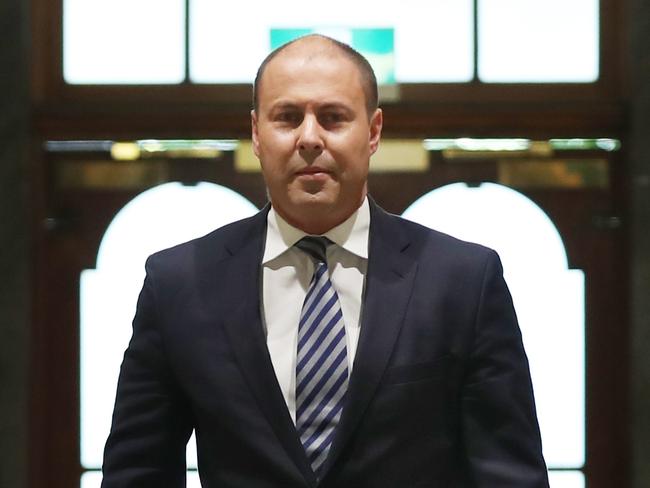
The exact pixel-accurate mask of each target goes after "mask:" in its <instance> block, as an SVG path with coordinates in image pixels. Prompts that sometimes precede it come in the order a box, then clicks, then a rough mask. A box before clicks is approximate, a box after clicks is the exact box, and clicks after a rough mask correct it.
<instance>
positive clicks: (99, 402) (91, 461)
mask: <svg viewBox="0 0 650 488" xmlns="http://www.w3.org/2000/svg"><path fill="white" fill-rule="evenodd" d="M255 212H257V208H256V207H255V205H253V204H252V203H251V202H250V201H248V200H246V199H245V198H244V197H242V196H241V195H239V194H238V193H236V192H234V191H232V190H230V189H228V188H226V187H223V186H220V185H216V184H213V183H199V184H198V185H194V186H185V185H182V184H180V183H166V184H163V185H160V186H157V187H155V188H152V189H150V190H147V191H145V192H143V193H141V194H140V195H138V196H137V197H135V198H134V199H133V200H131V201H130V202H129V203H128V204H127V205H125V206H124V207H123V208H122V209H121V210H120V211H119V212H118V214H117V215H116V216H115V218H114V219H113V221H112V222H111V224H110V225H109V227H108V228H107V230H106V232H105V234H104V236H103V238H102V241H101V244H100V246H99V252H98V254H97V266H96V269H89V270H84V271H83V272H82V273H81V282H80V307H81V308H80V361H81V364H80V382H81V384H80V393H81V394H80V396H81V398H80V402H81V404H80V410H81V426H80V428H81V429H80V430H81V446H80V452H81V465H82V466H83V467H84V468H86V469H90V470H98V469H99V468H101V464H102V454H103V449H104V443H105V442H106V437H107V436H108V433H109V430H110V422H111V415H112V410H113V404H114V402H115V390H116V388H117V377H118V374H119V368H120V364H121V361H122V357H123V353H124V350H125V349H126V346H127V344H128V341H129V339H130V337H131V332H132V329H131V321H132V319H133V315H134V313H135V305H136V301H137V296H138V292H139V291H140V287H141V286H142V282H143V280H144V262H145V260H146V258H147V256H149V255H150V254H152V253H154V252H156V251H158V250H161V249H164V248H167V247H171V246H173V245H176V244H179V243H181V242H184V241H187V240H190V239H193V238H195V237H199V236H201V235H204V234H207V233H208V232H210V231H212V230H214V229H216V228H217V227H221V226H223V225H225V224H227V223H229V222H232V221H235V220H238V219H241V218H244V217H248V216H250V215H252V214H254V213H255ZM188 466H189V467H196V446H195V442H194V441H191V442H189V443H188ZM100 482H101V473H100V472H97V471H90V472H88V473H87V474H85V475H84V476H83V477H82V483H81V486H82V488H94V487H99V484H100ZM193 486H196V487H198V486H200V485H199V483H198V476H197V475H196V473H192V474H190V475H189V476H188V487H193Z"/></svg>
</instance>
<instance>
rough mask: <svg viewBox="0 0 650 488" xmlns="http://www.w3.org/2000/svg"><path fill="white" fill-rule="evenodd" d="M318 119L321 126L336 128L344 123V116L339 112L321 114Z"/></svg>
mask: <svg viewBox="0 0 650 488" xmlns="http://www.w3.org/2000/svg"><path fill="white" fill-rule="evenodd" d="M319 119H320V123H321V124H322V125H323V126H326V127H327V126H336V125H338V124H340V123H342V122H344V121H345V114H344V113H343V112H339V111H328V112H323V113H322V114H321V115H320V116H319Z"/></svg>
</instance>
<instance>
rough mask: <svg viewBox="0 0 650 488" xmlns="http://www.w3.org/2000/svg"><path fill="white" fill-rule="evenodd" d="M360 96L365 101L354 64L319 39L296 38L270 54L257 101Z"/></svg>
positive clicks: (339, 51) (352, 98) (358, 74)
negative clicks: (280, 50) (275, 54)
mask: <svg viewBox="0 0 650 488" xmlns="http://www.w3.org/2000/svg"><path fill="white" fill-rule="evenodd" d="M303 97H306V98H308V99H309V98H319V99H322V100H320V101H323V102H325V101H327V100H326V99H328V98H338V99H350V100H357V99H360V100H361V102H362V103H365V102H364V100H365V96H364V93H363V86H362V82H361V74H360V71H359V68H358V66H357V65H356V64H355V63H354V62H353V61H352V60H351V59H350V58H349V57H348V56H347V55H346V54H344V53H343V52H342V51H341V50H340V49H338V48H336V47H335V46H333V45H331V44H330V43H326V42H323V41H314V40H311V41H309V42H307V41H305V42H298V43H295V44H293V45H291V46H289V47H287V48H286V49H285V50H284V51H282V52H280V53H278V55H277V56H276V57H275V58H273V59H272V60H271V61H270V62H269V63H268V65H267V66H266V69H265V70H264V73H263V75H262V78H261V80H260V86H259V101H260V105H265V104H268V103H273V102H274V101H277V100H278V99H283V98H291V99H293V98H303Z"/></svg>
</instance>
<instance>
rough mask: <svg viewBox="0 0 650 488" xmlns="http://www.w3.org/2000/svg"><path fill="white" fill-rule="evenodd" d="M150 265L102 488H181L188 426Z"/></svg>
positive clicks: (126, 360) (106, 455) (119, 389)
mask: <svg viewBox="0 0 650 488" xmlns="http://www.w3.org/2000/svg"><path fill="white" fill-rule="evenodd" d="M150 261H151V259H150V260H149V261H147V277H146V278H145V281H144V286H143V288H142V291H141V292H140V297H139V299H138V305H137V309H136V314H135V318H134V320H133V336H132V338H131V341H130V343H129V346H128V348H127V350H126V352H125V355H124V360H123V363H122V367H121V370H120V377H119V381H118V387H117V397H116V401H115V409H114V412H113V423H112V427H111V433H110V435H109V437H108V440H107V442H106V448H105V451H104V464H103V468H102V469H103V475H104V477H103V481H102V488H131V487H132V488H149V487H151V488H154V487H156V488H159V487H161V486H165V487H170V488H177V487H178V488H181V487H184V486H185V470H186V467H185V447H186V444H187V441H188V439H189V436H190V435H191V431H192V427H191V425H192V424H191V420H190V416H189V412H188V409H187V407H186V404H185V401H184V398H183V396H182V394H181V391H180V389H179V388H178V385H177V384H176V383H175V381H174V378H173V375H172V374H171V371H170V370H169V367H168V364H167V362H166V358H165V350H164V343H163V339H162V336H161V333H160V327H161V323H160V319H159V317H160V315H159V313H158V311H157V303H156V293H155V288H156V287H155V278H154V274H153V273H152V272H151V269H150Z"/></svg>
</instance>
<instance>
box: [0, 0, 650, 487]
mask: <svg viewBox="0 0 650 488" xmlns="http://www.w3.org/2000/svg"><path fill="white" fill-rule="evenodd" d="M316 7H317V8H316ZM311 10H313V11H314V12H317V13H318V15H316V14H315V13H311V12H310V11H311ZM0 22H1V26H2V28H1V29H0V31H1V32H2V42H1V43H0V62H2V64H3V66H4V68H2V70H1V73H2V75H1V76H0V141H1V143H0V331H1V332H2V335H1V336H0V337H1V339H0V486H2V487H12V488H27V487H29V488H42V487H48V488H49V487H51V488H70V487H75V488H76V487H80V488H95V487H98V486H99V483H100V480H101V455H102V449H103V444H104V442H105V438H106V435H107V433H108V429H109V427H110V415H111V411H112V406H113V401H114V394H115V384H116V379H117V372H118V370H119V365H120V362H121V358H122V354H123V350H124V348H125V347H126V344H127V342H128V339H129V337H130V331H131V328H130V321H131V318H132V315H133V311H134V307H135V299H136V298H137V293H138V291H139V288H140V286H141V283H142V279H143V276H144V269H143V265H144V260H145V259H146V256H147V255H149V254H150V253H152V252H154V251H156V250H158V249H161V248H164V247H168V246H170V245H173V244H175V243H178V242H182V241H184V240H187V239H190V238H193V237H196V236H199V235H202V234H205V233H207V232H209V231H210V230H211V229H213V228H215V227H218V226H220V225H223V224H225V223H227V222H230V221H232V220H234V219H238V218H241V217H244V216H247V215H251V214H252V213H254V212H255V211H257V209H259V208H261V207H262V206H263V205H264V204H265V202H266V192H265V188H264V184H263V181H262V176H261V174H260V169H259V164H258V163H257V160H256V159H255V157H254V156H253V154H252V150H251V145H250V109H251V102H250V97H251V82H252V80H253V77H254V75H255V71H256V68H257V66H258V65H259V63H260V62H261V60H262V59H263V58H264V57H265V56H266V54H268V53H269V52H270V51H271V50H272V49H273V48H275V47H277V46H279V45H281V44H283V43H284V42H287V41H289V40H291V39H293V38H295V37H297V36H300V35H304V34H308V33H313V32H317V33H323V34H327V35H329V36H332V37H335V38H337V39H339V40H342V41H344V42H346V43H349V44H351V45H352V46H353V47H355V48H356V49H358V50H359V51H361V52H362V53H363V54H364V55H366V56H367V57H368V59H369V60H370V61H371V64H372V65H373V68H374V69H375V72H376V74H377V77H378V80H379V82H380V105H381V106H382V108H383V109H384V119H385V129H384V138H383V140H382V144H381V147H380V150H379V152H378V153H377V154H376V155H375V156H374V157H373V159H372V161H371V175H370V193H371V194H372V196H373V197H374V198H375V199H376V200H377V201H378V203H379V204H380V205H382V206H383V207H384V208H386V209H388V210H389V211H391V212H393V213H397V214H401V215H404V216H405V217H406V218H409V219H412V220H415V221H418V222H420V223H422V224H424V225H428V226H431V227H433V228H436V229H439V230H442V231H444V232H447V233H450V234H453V235H456V236H458V237H460V238H463V239H466V240H471V241H475V242H480V243H483V244H486V245H488V246H490V247H493V248H495V249H496V250H497V251H498V252H499V254H500V255H501V258H502V260H503V263H504V272H505V276H506V280H507V281H508V284H509V286H510V288H511V291H512V294H513V299H514V301H515V306H516V308H517V313H518V316H519V319H520V325H521V328H522V333H523V337H524V342H525V345H526V348H527V352H528V355H529V359H530V363H531V373H532V376H533V383H534V388H535V395H536V398H537V405H538V414H539V419H540V427H541V429H542V437H543V443H544V454H545V457H546V460H547V463H548V466H549V471H550V479H551V485H552V488H613V487H616V488H618V487H631V488H642V487H643V488H645V487H647V486H650V463H648V462H647V452H650V418H649V416H648V414H647V412H650V354H648V351H649V350H650V299H649V297H650V4H648V2H644V1H643V0H625V1H618V0H600V1H599V0H545V1H541V0H427V1H424V0H407V1H406V2H401V3H399V4H398V3H396V2H390V1H386V0H375V1H373V2H369V1H358V2H349V1H348V2H344V1H342V0H330V1H329V2H327V4H323V5H317V6H314V8H313V9H306V8H304V4H301V3H299V2H295V1H292V0H277V1H275V2H268V3H263V2H248V1H242V2H216V1H214V0H155V1H154V0H129V1H127V0H112V1H111V2H108V1H106V0H57V1H51V0H31V2H26V1H24V0H4V1H3V2H2V4H1V5H0ZM188 480H189V481H188V486H190V487H198V486H200V484H199V482H198V475H197V472H196V454H195V450H194V447H193V441H192V442H190V445H189V446H188Z"/></svg>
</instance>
